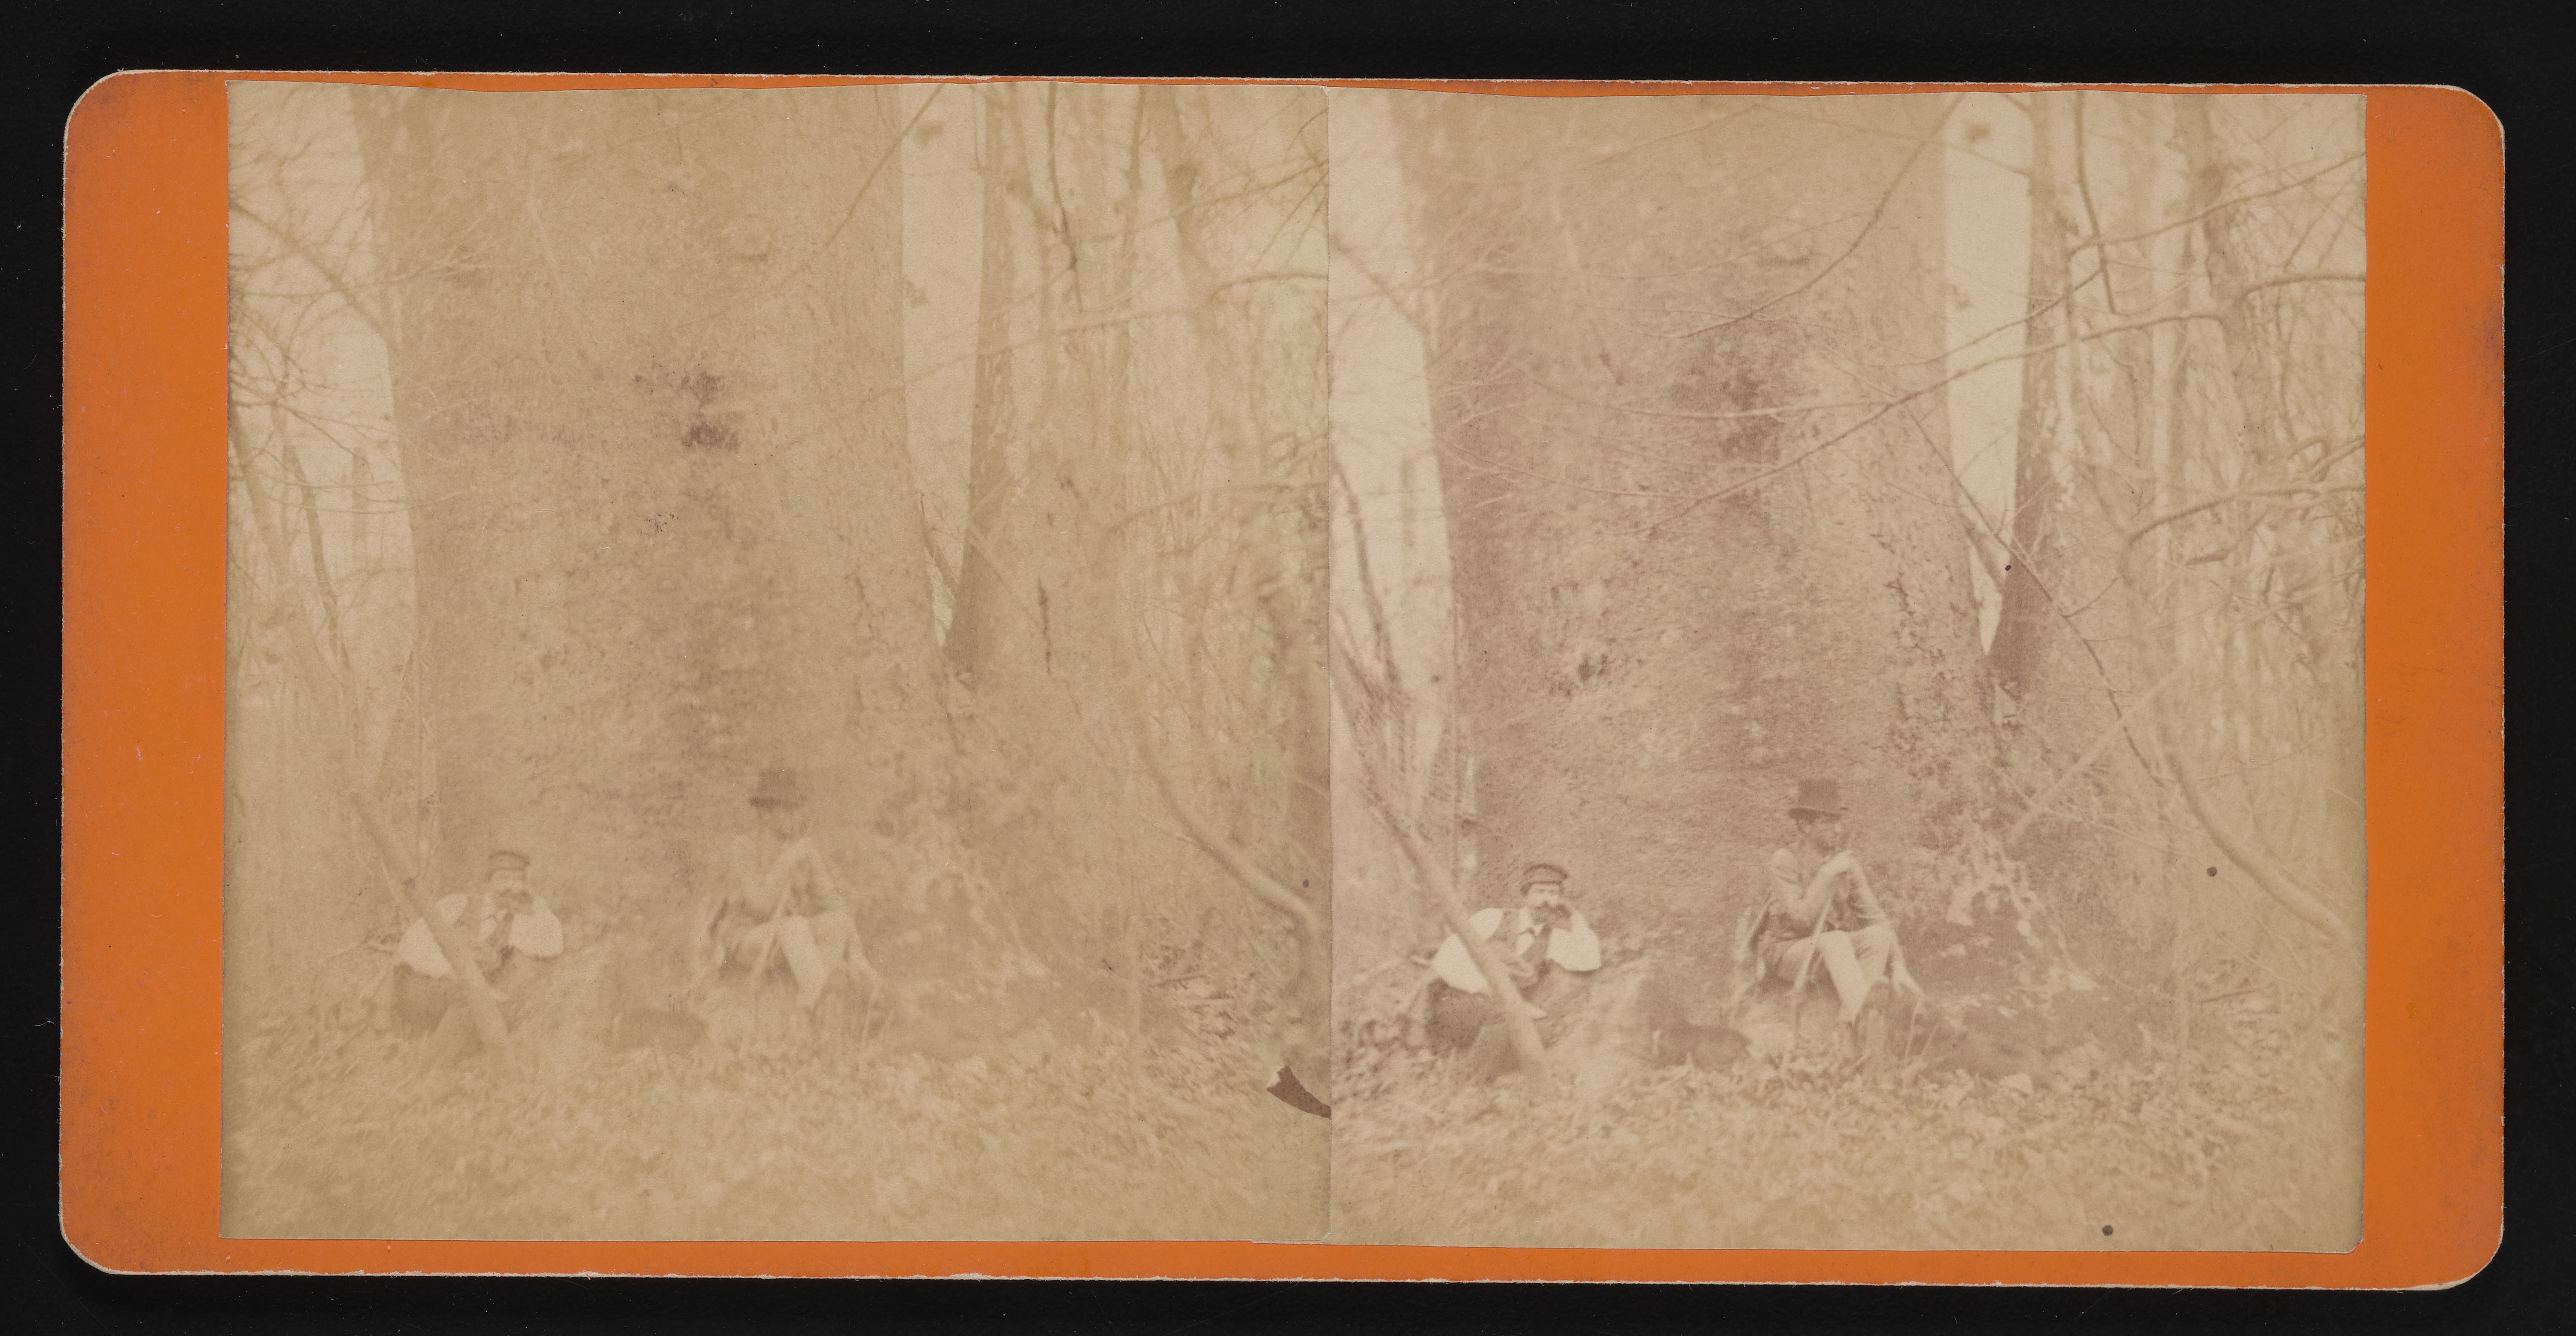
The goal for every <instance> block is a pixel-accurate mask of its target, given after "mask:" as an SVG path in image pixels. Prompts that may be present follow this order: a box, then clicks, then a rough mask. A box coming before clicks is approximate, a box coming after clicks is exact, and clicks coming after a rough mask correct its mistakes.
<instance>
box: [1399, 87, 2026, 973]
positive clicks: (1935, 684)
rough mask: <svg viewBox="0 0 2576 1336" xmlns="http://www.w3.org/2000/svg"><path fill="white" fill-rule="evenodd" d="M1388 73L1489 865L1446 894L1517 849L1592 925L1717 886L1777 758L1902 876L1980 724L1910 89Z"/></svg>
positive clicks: (1928, 118) (1516, 859)
mask: <svg viewBox="0 0 2576 1336" xmlns="http://www.w3.org/2000/svg"><path fill="white" fill-rule="evenodd" d="M1404 105H1405V108H1406V116H1407V119H1408V130H1407V133H1405V134H1404V136H1403V140H1404V142H1405V143H1406V144H1408V145H1409V146H1411V150H1410V153H1409V155H1408V156H1409V158H1410V162H1409V163H1408V166H1409V168H1410V170H1411V174H1412V176H1413V178H1414V179H1415V180H1416V181H1418V182H1420V183H1421V193H1420V201H1419V214H1418V217H1419V223H1418V227H1419V230H1420V234H1421V236H1422V238H1423V247H1424V252H1425V254H1426V255H1428V256H1432V257H1436V258H1435V259H1434V260H1433V261H1432V262H1431V264H1430V267H1431V268H1432V270H1433V271H1434V272H1433V274H1432V276H1431V282H1432V283H1433V284H1434V285H1435V289H1434V290H1435V292H1436V298H1435V301H1434V316H1433V325H1434V330H1435V335H1434V342H1435V355H1434V367H1433V372H1432V379H1433V385H1434V390H1435V396H1436V398H1435V413H1434V422H1435V426H1436V428H1437V431H1438V433H1439V439H1440V446H1441V449H1442V451H1443V460H1442V463H1443V466H1444V469H1445V470H1446V479H1445V482H1446V488H1445V492H1446V497H1445V500H1446V509H1447V513H1448V515H1449V517H1450V547H1451V551H1452V553H1453V554H1454V559H1455V562H1456V588H1457V596H1458V604H1459V609H1460V618H1461V623H1462V632H1461V634H1462V637H1463V639H1462V644H1461V650H1460V660H1461V674H1462V683H1461V708H1462V710H1463V711H1464V712H1465V713H1466V714H1467V715H1468V716H1470V717H1471V718H1472V719H1473V720H1474V721H1475V724H1476V737H1477V739H1478V741H1479V743H1480V745H1481V748H1482V756H1481V758H1480V764H1479V766H1478V772H1477V782H1478V790H1479V791H1478V794H1477V801H1478V807H1479V814H1480V821H1479V826H1478V830H1477V832H1476V839H1477V841H1478V843H1479V845H1480V850H1479V853H1480V857H1479V859H1478V862H1479V863H1480V864H1481V865H1482V866H1484V867H1486V868H1488V869H1491V870H1492V872H1493V873H1494V874H1495V875H1494V876H1492V877H1490V878H1489V879H1488V880H1487V882H1486V884H1484V885H1480V886H1475V887H1472V888H1462V889H1464V890H1466V891H1467V893H1468V899H1469V900H1470V901H1471V902H1484V903H1494V902H1501V901H1506V900H1508V899H1509V898H1510V897H1511V896H1512V894H1513V886H1512V885H1511V884H1509V883H1508V880H1507V879H1508V878H1511V877H1513V876H1515V875H1516V874H1517V872H1518V870H1519V869H1520V867H1521V866H1522V865H1523V864H1524V863H1525V862H1528V861H1530V860H1546V861H1551V862H1557V863H1562V864H1563V865H1565V866H1566V867H1567V868H1568V869H1570V870H1571V871H1572V873H1573V877H1574V889H1575V890H1576V892H1577V894H1578V895H1585V896H1590V897H1595V898H1596V904H1597V905H1598V906H1599V908H1598V909H1597V910H1595V911H1593V912H1594V917H1595V921H1596V922H1599V923H1603V924H1606V925H1609V926H1608V927H1607V928H1605V930H1613V929H1615V928H1616V927H1617V925H1619V924H1621V923H1622V922H1623V921H1626V922H1637V921H1641V920H1644V919H1645V918H1647V917H1648V916H1654V917H1657V918H1663V917H1667V916H1669V915H1670V914H1671V912H1672V911H1675V910H1683V911H1688V910H1691V909H1701V910H1706V911H1709V919H1712V920H1713V919H1717V918H1731V917H1732V913H1733V909H1734V906H1735V903H1736V894H1737V891H1738V888H1739V887H1741V886H1742V885H1743V884H1744V879H1745V877H1746V876H1747V874H1748V872H1749V869H1750V868H1751V866H1752V865H1753V862H1754V860H1755V859H1756V858H1758V857H1759V856H1760V855H1761V854H1762V853H1763V852H1764V851H1765V850H1766V849H1768V848H1770V847H1775V846H1777V845H1778V844H1779V843H1781V842H1782V841H1783V839H1784V838H1785V837H1786V836H1787V835H1788V834H1789V833H1790V832H1789V831H1788V829H1787V826H1788V823H1787V820H1786V817H1785V815H1784V811H1783V809H1784V808H1785V806H1786V805H1787V803H1788V800H1789V797H1790V795H1791V793H1792V791H1793V789H1794V787H1795V781H1796V780H1797V779H1799V778H1800V777H1803V776H1811V775H1830V776H1838V777H1840V778H1841V780H1842V783H1843V791H1844V793H1845V795H1846V800H1847V801H1848V802H1849V803H1850V804H1851V805H1852V807H1853V808H1854V811H1855V813H1856V815H1857V817H1858V820H1857V821H1856V822H1855V823H1854V826H1853V831H1854V834H1855V836H1856V838H1857V840H1858V842H1859V845H1860V848H1861V849H1862V851H1863V853H1864V855H1865V856H1867V857H1869V858H1870V859H1872V861H1873V864H1874V865H1875V866H1883V867H1887V868H1889V869H1891V871H1890V872H1889V873H1888V874H1883V875H1882V876H1881V878H1880V880H1881V882H1882V884H1885V885H1888V886H1889V887H1890V889H1892V890H1896V891H1898V892H1899V893H1900V894H1901V893H1902V890H1903V888H1904V880H1905V879H1904V877H1903V876H1902V874H1901V873H1899V872H1896V871H1895V870H1894V869H1895V868H1897V867H1898V866H1899V864H1898V856H1899V855H1900V854H1901V853H1903V852H1904V851H1905V850H1907V849H1908V848H1909V847H1914V846H1919V845H1926V844H1934V843H1939V842H1944V841H1946V839H1947V838H1948V837H1949V836H1950V835H1951V834H1952V833H1953V832H1954V830H1955V828H1956V824H1957V823H1958V822H1959V821H1961V820H1962V819H1964V818H1967V817H1968V816H1970V815H1971V814H1973V813H1974V812H1976V811H1977V810H1978V809H1979V808H1980V807H1981V805H1982V799H1983V796H1984V794H1985V784H1986V782H1987V776H1988V773H1989V771H1988V766H1989V762H1990V759H1991V756H1992V742H1991V728H1992V725H1991V720H1990V715H1989V711H1988V709H1987V705H1986V695H1987V690H1988V688H1987V686H1986V676H1985V671H1984V667H1983V664H1982V659H1981V655H1980V653H1979V647H1978V643H1977V623H1976V613H1975V609H1974V605H1973V599H1972V595H1971V591H1970V586H1969V575H1968V568H1967V562H1968V552H1967V550H1966V547H1965V545H1964V539H1963V538H1962V536H1961V531H1960V526H1959V524H1958V521H1957V519H1956V517H1955V515H1954V514H1953V513H1952V511H1951V510H1950V509H1949V507H1948V502H1949V499H1950V497H1951V495H1952V493H1953V490H1954V488H1953V483H1952V481H1951V478H1950V476H1949V473H1948V468H1949V462H1948V446H1947V440H1946V426H1945V422H1946V415H1945V410H1944V404H1943V400H1942V397H1941V394H1940V392H1939V390H1938V388H1937V387H1938V385H1939V384H1940V382H1941V379H1942V374H1943V371H1942V361H1941V354H1942V342H1943V333H1944V331H1943V317H1942V312H1943V288H1942V276H1943V267H1942V255H1943V245H1942V233H1941V223H1942V217H1943V212H1942V209H1943V205H1942V198H1943V196H1942V186H1943V178H1942V173H1941V170H1940V158H1939V155H1938V152H1937V151H1936V150H1934V149H1932V148H1931V147H1930V145H1931V143H1932V142H1933V139H1934V137H1935V136H1937V134H1938V130H1939V121H1940V118H1941V116H1942V114H1943V112H1942V107H1943V105H1944V104H1942V103H1939V102H1936V101H1932V100H1900V99H1885V100H1880V99H1851V100H1848V101H1844V100H1836V99H1816V100H1807V99H1795V100H1789V102H1788V103H1787V104H1786V105H1782V106H1778V107H1774V106H1770V105H1765V104H1754V105H1726V104H1718V103H1712V102H1707V101H1702V100H1698V99H1690V98H1651V99H1635V100H1624V99H1621V100H1613V99H1602V100H1599V101H1596V102H1587V103H1583V104H1580V105H1572V104H1567V103H1563V102H1559V101H1556V100H1546V101H1535V100H1533V101H1522V100H1519V99H1510V98H1491V99H1481V98H1480V99H1468V98H1458V99H1449V100H1444V101H1433V100H1429V99H1423V100H1412V101H1408V102H1407V103H1406V104H1404ZM1817 405H1832V406H1830V407H1818V406H1817ZM1716 958H1723V956H1722V955H1720V956H1718V957H1716Z"/></svg>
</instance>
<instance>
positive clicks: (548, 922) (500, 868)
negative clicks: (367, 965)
mask: <svg viewBox="0 0 2576 1336" xmlns="http://www.w3.org/2000/svg"><path fill="white" fill-rule="evenodd" d="M429 912H431V913H433V914H436V915H437V916H438V921H439V922H440V923H441V924H444V925H447V926H449V927H454V926H456V925H457V924H459V923H470V924H472V925H473V931H472V932H471V933H468V934H467V935H466V945H467V947H468V949H470V950H471V951H472V952H473V953H474V968H475V969H476V970H477V971H478V972H480V973H481V974H482V975H483V977H484V978H485V979H486V980H487V981H492V982H493V983H494V985H495V987H499V986H500V982H501V980H500V976H501V974H502V972H503V970H504V969H505V968H506V967H507V966H509V965H510V964H511V963H512V962H513V961H515V960H518V959H523V958H524V959H530V960H552V959H554V958H555V957H556V956H559V955H562V954H563V924H562V922H561V921H560V920H558V919H556V918H555V914H554V911H553V910H552V909H549V908H547V907H546V902H545V901H544V900H543V899H541V898H539V897H538V896H536V895H535V894H533V893H532V892H530V891H529V889H528V856H527V855H526V854H523V853H520V852H519V851H518V850H516V849H495V850H493V851H492V856H491V858H490V860H489V862H488V871H486V872H485V874H484V878H483V889H482V890H480V891H476V892H464V891H460V892H458V893H456V894H454V895H450V896H446V897H444V898H442V899H440V900H439V901H438V903H436V904H434V905H431V906H430V907H429ZM394 955H395V960H394V967H393V971H392V973H391V974H390V975H388V976H387V977H386V980H385V992H384V993H383V994H382V995H381V996H380V997H379V999H378V1022H379V1024H383V1023H387V1022H389V1021H391V1020H395V1019H399V1020H401V1021H402V1022H404V1023H405V1024H407V1025H410V1026H412V1027H414V1028H418V1029H428V1028H431V1027H434V1026H436V1025H438V1023H439V1022H440V1021H441V1020H442V1019H444V1018H445V1017H446V1015H447V1013H448V1011H449V1009H450V1008H452V1007H454V1006H455V1005H456V1004H457V1003H458V1002H459V1001H462V1000H463V999H464V991H463V987H462V985H461V984H459V983H458V981H457V979H456V970H455V967H454V966H452V965H450V964H449V963H448V960H447V954H446V953H445V952H443V951H441V950H439V949H438V938H437V937H435V936H434V935H432V934H431V932H430V930H429V923H428V921H427V920H426V919H413V920H412V921H411V926H410V927H408V928H406V929H404V930H403V936H402V944H401V945H400V946H399V947H397V948H395V952H394Z"/></svg>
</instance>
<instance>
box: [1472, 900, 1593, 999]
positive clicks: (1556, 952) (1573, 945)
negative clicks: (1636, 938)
mask: <svg viewBox="0 0 2576 1336" xmlns="http://www.w3.org/2000/svg"><path fill="white" fill-rule="evenodd" d="M1566 913H1567V914H1568V915H1569V916H1570V919H1569V921H1568V922H1567V923H1566V925H1565V926H1564V927H1562V928H1559V929H1557V930H1556V931H1554V932H1552V933H1549V934H1548V935H1547V959H1548V962H1549V963H1550V964H1553V965H1555V966H1557V967H1558V968H1559V969H1568V970H1572V971H1574V972H1575V973H1577V974H1589V973H1591V972H1592V971H1594V970H1597V969H1599V968H1601V939H1600V938H1598V937H1595V936H1593V935H1592V925H1590V924H1588V923H1585V922H1584V921H1583V915H1581V914H1579V913H1576V912H1575V911H1573V910H1571V909H1569V910H1567V911H1566ZM1506 914H1508V915H1509V916H1510V918H1511V935H1510V951H1509V954H1511V955H1514V956H1525V955H1527V954H1529V949H1530V944H1531V942H1532V940H1533V939H1534V938H1536V937H1537V936H1538V929H1537V928H1536V927H1535V926H1533V925H1532V924H1531V923H1530V915H1529V911H1528V910H1527V909H1513V910H1502V909H1479V910H1477V911H1476V912H1475V914H1474V915H1473V916H1472V917H1470V918H1469V919H1468V920H1467V926H1468V927H1470V928H1473V929H1475V930H1476V936H1478V937H1479V938H1483V939H1486V940H1491V939H1492V938H1493V937H1494V935H1495V934H1496V933H1497V932H1500V931H1502V929H1503V921H1504V916H1505V915H1506ZM1431 968H1432V969H1433V970H1435V971H1437V972H1438V973H1439V975H1440V978H1441V980H1442V981H1443V982H1445V983H1447V984H1448V985H1449V986H1450V987H1452V988H1455V989H1457V990H1458V991H1460V992H1462V993H1481V992H1484V991H1485V976H1484V974H1483V972H1482V971H1480V970H1478V969H1477V968H1476V959H1475V957H1473V956H1470V955H1468V954H1467V944H1466V943H1465V942H1462V941H1459V940H1458V934H1456V933H1454V932H1453V933H1451V934H1449V937H1448V939H1447V940H1446V941H1443V942H1442V943H1440V952H1439V954H1437V955H1435V956H1433V957H1432V958H1431Z"/></svg>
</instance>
